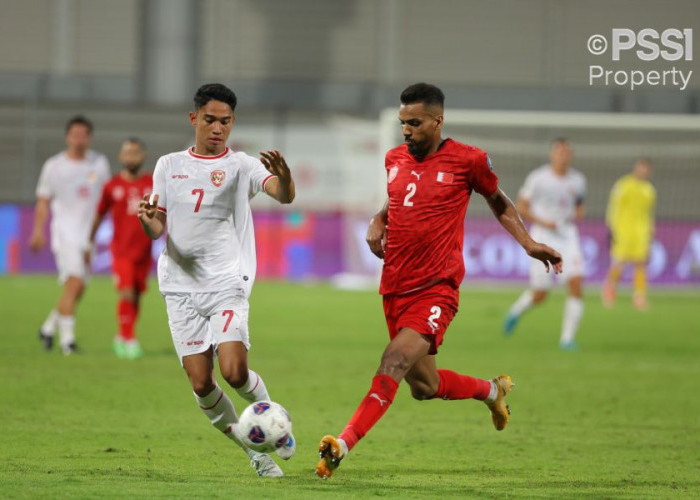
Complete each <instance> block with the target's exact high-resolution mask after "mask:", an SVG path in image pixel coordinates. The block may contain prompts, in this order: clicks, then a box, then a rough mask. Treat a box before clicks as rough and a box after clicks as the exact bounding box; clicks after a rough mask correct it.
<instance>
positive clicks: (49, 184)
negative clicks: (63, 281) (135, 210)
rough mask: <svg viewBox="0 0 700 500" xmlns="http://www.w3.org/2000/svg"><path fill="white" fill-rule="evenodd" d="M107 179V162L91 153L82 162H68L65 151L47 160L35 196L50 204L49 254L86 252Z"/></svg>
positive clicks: (105, 159)
mask: <svg viewBox="0 0 700 500" xmlns="http://www.w3.org/2000/svg"><path fill="white" fill-rule="evenodd" d="M109 178H110V171H109V161H107V158H106V157H105V156H104V155H102V154H100V153H97V152H95V151H92V150H88V151H87V153H86V154H85V159H83V160H71V159H70V158H68V155H67V154H66V152H65V151H62V152H61V153H58V154H57V155H54V156H52V157H51V158H49V159H48V160H46V162H45V163H44V166H43V168H42V169H41V175H40V176H39V183H38V185H37V187H36V196H37V197H38V198H48V199H49V200H51V250H53V251H54V252H60V251H61V250H62V249H70V248H79V249H82V248H85V246H86V245H87V243H88V238H89V236H90V228H91V227H92V221H93V220H94V219H95V212H96V210H97V203H98V202H99V200H100V195H101V194H102V186H104V184H105V183H106V182H107V180H109Z"/></svg>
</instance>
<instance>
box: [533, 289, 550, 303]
mask: <svg viewBox="0 0 700 500" xmlns="http://www.w3.org/2000/svg"><path fill="white" fill-rule="evenodd" d="M546 298H547V292H546V291H545V290H535V293H533V294H532V302H533V303H534V304H539V303H540V302H544V299H546Z"/></svg>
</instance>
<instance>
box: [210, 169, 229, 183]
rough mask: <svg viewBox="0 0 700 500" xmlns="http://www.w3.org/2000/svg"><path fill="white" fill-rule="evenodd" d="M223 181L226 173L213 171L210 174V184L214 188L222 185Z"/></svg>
mask: <svg viewBox="0 0 700 500" xmlns="http://www.w3.org/2000/svg"><path fill="white" fill-rule="evenodd" d="M224 179H226V172H224V171H223V170H214V171H213V172H212V173H211V183H212V184H214V185H215V186H216V187H219V186H221V185H222V184H223V183H224Z"/></svg>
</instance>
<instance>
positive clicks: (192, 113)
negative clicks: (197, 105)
mask: <svg viewBox="0 0 700 500" xmlns="http://www.w3.org/2000/svg"><path fill="white" fill-rule="evenodd" d="M190 125H192V126H193V127H196V126H197V112H196V111H190Z"/></svg>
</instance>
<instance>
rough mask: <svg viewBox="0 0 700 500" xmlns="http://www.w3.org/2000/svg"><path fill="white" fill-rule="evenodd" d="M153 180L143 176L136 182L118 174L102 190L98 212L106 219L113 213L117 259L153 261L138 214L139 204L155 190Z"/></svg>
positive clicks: (114, 253) (113, 242) (149, 242)
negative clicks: (107, 214) (109, 213)
mask: <svg viewBox="0 0 700 500" xmlns="http://www.w3.org/2000/svg"><path fill="white" fill-rule="evenodd" d="M152 187H153V179H152V178H151V175H150V174H144V175H142V176H141V177H139V178H138V179H136V180H135V181H127V180H125V179H124V178H123V177H122V176H121V174H117V175H115V176H114V177H112V179H111V180H110V181H109V182H108V183H107V184H105V186H104V188H103V189H102V197H101V198H100V204H99V205H98V206H97V213H98V214H100V216H104V215H105V214H106V213H107V212H109V211H110V210H111V212H112V221H113V223H114V237H113V238H112V244H111V249H112V256H113V257H114V259H115V260H116V259H129V260H131V261H133V262H143V261H144V260H147V259H150V258H151V243H152V242H151V239H150V238H149V237H148V236H146V233H144V231H143V229H142V228H141V223H140V222H139V219H138V217H137V216H136V213H137V212H138V209H139V201H141V200H142V199H143V196H144V195H145V194H149V193H150V192H151V191H152Z"/></svg>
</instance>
